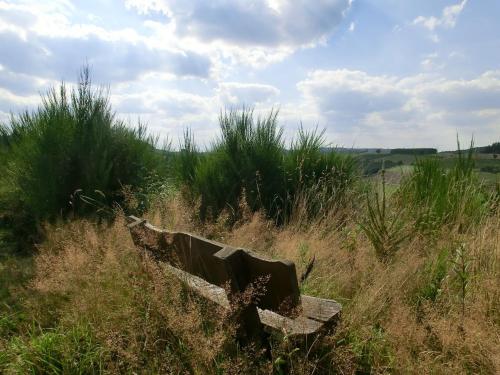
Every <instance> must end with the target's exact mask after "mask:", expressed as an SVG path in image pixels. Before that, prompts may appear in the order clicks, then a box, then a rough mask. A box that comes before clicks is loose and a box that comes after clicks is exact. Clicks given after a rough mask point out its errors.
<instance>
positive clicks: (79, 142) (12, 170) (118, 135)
mask: <svg viewBox="0 0 500 375" xmlns="http://www.w3.org/2000/svg"><path fill="white" fill-rule="evenodd" d="M1 129H2V130H1V132H0V135H1V137H0V138H1V139H3V141H2V144H3V147H4V148H6V149H7V152H6V158H5V159H6V161H5V165H4V167H3V168H4V174H3V179H2V180H1V181H0V186H2V189H0V193H1V194H2V196H1V197H0V201H2V206H3V208H2V207H0V210H2V209H3V211H4V212H5V211H7V212H10V213H11V214H12V215H13V216H15V217H19V216H23V221H24V222H25V223H28V226H33V225H36V223H39V222H41V221H43V220H52V219H55V218H57V217H65V216H67V215H68V214H69V213H70V212H71V213H74V214H89V213H91V212H95V210H96V206H97V207H98V208H103V207H111V206H112V205H113V204H116V203H117V204H120V205H121V206H122V207H124V206H125V207H124V208H126V203H127V197H126V196H124V194H123V190H124V187H127V186H130V187H132V190H133V191H137V190H140V189H143V188H145V185H146V184H147V183H149V182H151V176H156V175H158V174H159V173H161V170H160V168H163V167H164V165H165V163H164V162H163V158H164V157H163V155H162V154H161V153H160V152H159V151H158V150H156V149H155V141H156V140H155V138H154V137H151V136H149V135H148V134H147V133H146V129H145V127H144V126H142V125H139V127H137V128H135V129H132V128H129V127H128V126H127V125H126V124H125V123H124V122H122V121H120V120H118V119H116V118H115V115H114V112H113V111H112V109H111V106H110V104H109V100H108V97H107V95H106V94H105V93H104V92H103V91H102V90H99V89H94V88H93V87H92V85H91V81H90V77H89V71H88V69H83V71H82V74H81V77H80V81H79V83H78V85H77V87H76V88H74V89H72V90H69V89H67V88H66V86H65V85H64V84H61V86H60V87H59V89H58V90H56V89H54V88H53V89H51V90H50V91H49V92H48V93H47V94H46V95H44V96H43V97H42V104H41V106H40V107H39V108H38V109H37V110H36V111H34V112H24V113H23V114H21V115H19V116H17V117H12V119H11V121H10V124H8V125H2V126H1ZM84 202H86V203H90V204H84ZM142 206H144V204H143V205H142ZM139 208H141V205H139ZM143 208H144V207H143ZM17 224H19V225H20V224H21V223H17ZM19 225H16V227H19Z"/></svg>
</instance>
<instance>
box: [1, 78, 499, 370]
mask: <svg viewBox="0 0 500 375" xmlns="http://www.w3.org/2000/svg"><path fill="white" fill-rule="evenodd" d="M220 128H221V129H220V135H219V137H218V138H217V139H216V141H214V143H213V144H212V146H211V147H210V148H209V149H208V150H200V149H198V147H197V146H196V139H195V135H194V134H192V133H191V132H190V131H186V133H185V136H184V139H183V141H182V144H181V147H180V150H179V151H178V152H168V153H167V152H162V151H160V150H157V149H156V142H155V138H154V137H152V136H150V135H148V133H147V131H146V128H145V127H139V128H137V129H131V128H129V127H128V126H126V125H125V124H124V123H123V122H121V121H119V120H118V119H116V118H115V117H114V115H113V112H112V110H111V107H110V105H109V103H108V101H107V96H106V95H105V93H104V92H103V91H101V90H96V89H94V88H92V86H91V84H90V80H89V77H88V74H87V72H84V74H83V76H82V79H81V80H80V83H79V85H78V86H77V87H76V88H75V89H73V90H69V89H66V88H65V86H64V85H62V86H61V87H60V88H59V89H58V90H57V91H55V90H52V91H51V92H49V94H47V95H46V96H44V97H43V103H42V105H41V106H40V108H39V109H38V110H36V111H34V112H30V113H24V114H22V115H20V116H18V117H14V118H13V119H12V121H11V122H10V123H9V124H5V125H2V126H0V157H2V163H1V164H0V173H1V176H2V177H0V373H6V374H17V373H34V374H42V373H60V374H93V373H144V374H149V373H190V374H226V373H228V374H238V373H239V374H247V373H273V372H274V373H278V374H279V373H283V374H285V373H290V374H311V373H315V374H323V373H325V374H329V373H345V374H367V373H449V374H456V373H482V374H496V373H498V372H499V370H500V361H499V358H500V351H499V348H500V346H499V345H498V337H499V332H500V302H499V301H500V285H499V283H498V279H499V277H500V269H499V264H498V257H499V255H500V240H499V237H498V228H499V227H500V211H499V207H500V205H499V202H500V200H499V197H500V194H499V191H500V190H498V189H499V188H498V185H497V187H496V189H497V190H494V189H493V190H492V189H490V188H489V187H486V186H484V185H483V184H482V183H481V181H480V180H479V177H478V175H477V172H476V170H475V160H476V155H475V154H474V152H475V149H474V147H473V145H471V147H470V148H469V149H468V150H467V151H465V152H464V151H460V150H459V152H458V153H457V154H453V158H452V157H449V158H447V159H446V160H445V161H446V163H444V162H443V160H441V159H440V158H438V157H437V156H436V155H432V156H422V155H421V156H419V157H418V159H415V158H414V157H413V156H408V155H406V157H407V158H406V159H405V158H404V156H405V155H401V156H399V155H387V156H381V157H387V158H393V159H390V160H392V161H393V162H394V163H398V160H403V159H404V160H405V163H406V162H407V161H408V160H410V158H411V162H414V163H415V164H414V166H413V167H412V168H408V169H407V170H406V173H405V174H404V176H403V178H402V180H401V182H399V180H398V181H396V182H394V181H390V179H389V171H386V170H385V169H384V166H385V167H386V168H387V167H390V166H392V165H390V164H385V162H383V161H381V163H380V166H378V168H380V169H381V173H380V174H379V175H377V176H376V177H372V178H366V179H363V178H361V177H360V173H359V163H358V160H357V158H356V157H353V156H349V155H345V154H340V153H336V152H325V148H324V145H325V138H324V134H323V133H322V132H320V131H317V130H315V131H306V130H304V129H302V128H301V129H299V131H298V134H297V136H296V138H295V139H294V140H293V142H292V143H291V144H290V145H288V144H287V143H286V141H285V139H284V138H283V129H282V128H281V127H280V126H279V123H278V114H277V112H274V111H272V112H271V113H269V114H268V115H267V116H265V117H260V118H256V117H255V116H254V114H253V112H252V111H251V110H248V109H243V110H240V111H228V112H222V113H221V116H220ZM490 159H491V158H490ZM488 162H490V163H494V162H496V161H495V160H493V159H491V160H488ZM167 170H169V172H175V173H166V171H167ZM173 175H175V178H174V179H173V180H172V178H171V176H173ZM167 178H169V179H168V180H167ZM128 213H138V214H141V215H142V216H144V217H146V218H147V219H148V220H149V221H151V222H152V223H154V224H155V225H158V226H161V227H166V228H173V229H175V230H184V231H191V232H195V233H198V234H201V235H203V236H206V237H210V238H215V239H218V240H221V241H222V242H225V243H228V244H234V245H237V246H243V247H248V248H251V249H254V250H256V251H260V252H263V253H267V254H268V255H269V256H271V257H277V258H285V259H290V260H292V261H294V262H295V264H296V266H297V273H298V275H307V277H304V278H303V279H304V282H303V283H302V285H301V289H302V290H303V292H304V293H307V294H312V295H315V296H319V297H324V298H333V299H336V300H338V301H339V302H341V303H342V304H343V314H342V320H341V323H340V325H339V326H338V327H337V328H336V330H335V331H332V332H326V333H325V334H324V335H322V336H320V337H319V338H318V339H316V340H314V341H313V342H310V341H306V342H297V341H294V340H292V339H291V338H289V337H287V336H286V334H284V335H277V336H275V337H272V338H271V353H270V358H269V357H268V356H266V355H264V354H263V351H261V350H259V348H255V347H246V348H241V347H238V346H237V344H236V341H235V339H234V333H235V329H236V327H234V322H232V321H231V319H230V314H229V315H228V314H226V313H224V312H223V311H219V310H218V309H217V307H216V306H213V305H210V304H209V303H208V302H207V301H205V300H203V299H201V298H199V297H197V296H195V295H192V294H191V293H190V292H189V291H188V290H186V289H185V288H184V287H183V285H182V284H181V283H179V282H178V281H177V280H176V279H174V278H171V277H169V276H168V275H167V274H165V273H164V272H163V270H162V269H161V267H159V266H158V265H156V264H155V262H152V261H150V260H149V259H148V258H147V257H141V256H139V253H138V252H137V250H136V249H135V247H134V245H133V243H132V241H131V239H130V236H129V234H128V232H127V229H126V228H125V222H124V215H125V214H128ZM110 218H112V219H113V220H107V219H110ZM96 219H97V220H96ZM34 233H44V237H43V239H41V238H40V237H34V236H32V237H28V234H30V235H33V234H34ZM26 240H28V241H26ZM23 242H24V243H23ZM26 242H29V243H30V244H33V243H36V251H34V252H33V251H32V252H29V254H28V255H26V254H24V255H23V256H21V255H20V254H19V253H18V252H15V251H13V250H12V249H13V248H14V247H15V246H16V244H17V245H19V244H20V243H23V246H27V244H26ZM30 249H31V250H33V249H32V248H31V247H30ZM311 260H313V262H314V267H311V266H310V264H311Z"/></svg>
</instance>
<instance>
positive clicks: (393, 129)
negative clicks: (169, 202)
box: [0, 0, 500, 150]
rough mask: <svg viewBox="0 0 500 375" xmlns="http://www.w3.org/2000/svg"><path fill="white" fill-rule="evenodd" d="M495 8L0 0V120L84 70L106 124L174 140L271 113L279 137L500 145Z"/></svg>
mask: <svg viewBox="0 0 500 375" xmlns="http://www.w3.org/2000/svg"><path fill="white" fill-rule="evenodd" d="M499 19H500V1H498V0H468V1H467V0H446V1H441V0H429V1H424V0H421V1H417V0H412V1H409V0H407V1H404V0H314V1H311V0H215V1H208V0H126V1H118V0H79V1H69V0H51V1H43V0H37V1H3V0H0V121H6V120H7V119H8V117H9V113H10V112H13V113H17V112H19V111H21V110H23V109H28V108H34V107H36V105H37V104H39V102H40V99H39V93H41V92H45V91H46V90H47V89H48V88H49V87H50V86H51V85H55V84H57V83H58V82H60V81H61V80H64V81H66V82H69V83H71V82H74V81H75V79H76V77H77V75H78V71H79V69H80V68H81V66H82V65H83V64H84V63H85V62H88V64H89V65H90V67H91V69H92V73H93V77H94V82H95V83H97V84H101V85H106V86H109V88H110V92H111V101H112V104H113V106H114V108H115V109H116V111H117V115H118V116H120V117H122V118H124V119H127V120H128V121H130V123H131V124H135V123H136V122H137V120H138V119H139V118H140V119H141V121H143V122H146V123H148V125H149V127H150V129H151V131H152V132H154V133H156V134H159V135H160V136H161V137H170V138H172V139H173V140H174V142H175V141H176V140H177V139H178V137H179V135H180V134H182V131H183V129H184V128H185V127H191V128H192V129H193V131H194V133H195V135H196V136H197V138H198V139H199V141H200V143H202V144H208V142H209V141H210V140H211V139H213V138H214V137H215V136H216V135H217V117H218V114H219V111H220V110H221V109H224V108H231V107H233V108H238V107H240V106H242V105H247V106H253V107H254V108H255V111H256V113H257V114H259V113H265V112H266V111H269V110H270V109H271V108H279V110H280V117H279V118H280V123H281V125H283V126H284V127H285V134H286V135H287V137H288V139H291V138H292V137H293V135H294V133H295V132H296V130H297V128H298V127H299V125H300V124H301V123H302V125H303V126H304V127H305V128H311V129H312V128H315V127H316V126H318V127H319V128H324V129H326V133H325V134H326V136H327V138H328V141H329V142H331V143H332V144H333V145H338V146H344V147H389V148H390V147H424V146H427V147H437V148H439V149H441V150H444V149H452V148H454V147H455V142H456V141H455V139H456V135H457V134H459V136H460V138H461V139H462V140H463V141H464V142H466V141H467V140H469V139H470V137H471V136H472V135H473V136H474V137H475V139H476V143H477V144H481V145H483V144H489V143H492V142H493V141H498V140H499V139H500V22H499V21H498V20H499Z"/></svg>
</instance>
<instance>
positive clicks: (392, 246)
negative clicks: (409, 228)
mask: <svg viewBox="0 0 500 375" xmlns="http://www.w3.org/2000/svg"><path fill="white" fill-rule="evenodd" d="M385 187H386V184H385V170H382V196H381V197H380V194H379V193H378V191H375V194H374V196H373V197H372V196H370V195H367V197H366V198H367V199H366V201H367V202H366V203H367V209H368V215H367V218H366V219H365V221H364V222H363V223H361V229H362V230H363V232H364V233H365V234H366V236H367V237H368V239H369V240H370V242H371V244H372V246H373V248H374V249H375V253H376V254H377V257H378V258H379V259H380V260H382V261H388V260H390V258H391V257H392V255H393V254H394V253H395V252H396V251H397V250H398V248H399V246H400V244H401V243H402V242H403V241H404V240H405V239H406V238H408V236H409V234H408V233H405V232H404V222H403V221H402V220H401V219H400V212H401V211H397V213H396V214H391V212H390V207H389V205H388V204H387V197H386V192H385Z"/></svg>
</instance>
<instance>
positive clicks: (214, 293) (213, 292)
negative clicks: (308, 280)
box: [160, 262, 324, 336]
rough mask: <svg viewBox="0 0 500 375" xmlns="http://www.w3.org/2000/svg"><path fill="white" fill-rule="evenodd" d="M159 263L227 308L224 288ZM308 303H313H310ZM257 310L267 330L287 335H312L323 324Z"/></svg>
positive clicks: (192, 287) (200, 293) (305, 317)
mask: <svg viewBox="0 0 500 375" xmlns="http://www.w3.org/2000/svg"><path fill="white" fill-rule="evenodd" d="M160 264H161V266H162V267H163V269H164V270H165V271H166V272H168V273H170V274H172V275H174V276H176V277H177V278H178V279H179V280H180V281H181V282H183V283H185V284H186V285H187V286H188V287H189V288H190V289H192V290H193V291H194V292H196V293H197V294H198V295H200V296H202V297H204V298H206V299H208V300H209V301H212V302H214V303H216V304H217V305H219V306H222V307H223V308H226V309H228V308H229V300H228V298H227V295H226V291H225V290H224V288H221V287H218V286H216V285H213V284H210V283H209V282H207V281H205V280H203V279H202V278H201V277H198V276H194V275H191V274H190V273H188V272H185V271H182V270H180V269H178V268H175V267H172V266H171V265H169V264H168V263H164V262H161V263H160ZM302 297H308V296H302ZM312 298H314V297H312ZM306 300H307V298H306ZM320 300H321V299H320ZM310 305H313V304H312V303H311V304H310ZM257 311H258V313H259V318H260V321H261V323H262V324H263V325H264V326H265V327H266V328H267V330H268V331H269V330H271V331H279V332H285V333H286V334H287V335H289V336H296V335H312V334H315V333H317V332H318V331H319V330H320V329H321V328H322V327H323V325H324V324H323V323H322V322H321V321H318V320H315V319H310V318H308V317H307V316H304V315H300V316H298V317H297V318H295V319H291V318H287V317H285V316H282V315H279V314H277V313H275V312H273V311H270V310H262V309H260V308H257Z"/></svg>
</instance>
